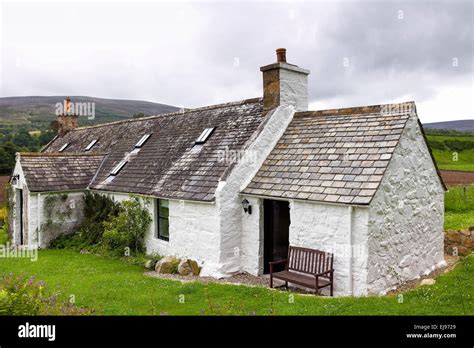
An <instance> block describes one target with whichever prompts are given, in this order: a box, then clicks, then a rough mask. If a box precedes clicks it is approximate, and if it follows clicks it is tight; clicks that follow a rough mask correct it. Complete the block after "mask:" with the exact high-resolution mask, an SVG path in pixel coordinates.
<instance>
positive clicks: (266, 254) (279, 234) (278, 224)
mask: <svg viewBox="0 0 474 348" xmlns="http://www.w3.org/2000/svg"><path fill="white" fill-rule="evenodd" d="M263 215H264V218H263V229H264V231H263V264H264V266H263V272H264V273H269V272H270V265H269V262H271V261H279V260H283V259H286V258H287V257H288V245H289V232H290V205H289V203H288V202H285V201H274V200H269V199H266V200H264V202H263Z"/></svg>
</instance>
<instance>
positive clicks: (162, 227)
mask: <svg viewBox="0 0 474 348" xmlns="http://www.w3.org/2000/svg"><path fill="white" fill-rule="evenodd" d="M156 218H157V224H156V237H157V238H159V239H163V240H166V241H168V240H169V239H170V231H169V201H168V200H167V199H157V200H156Z"/></svg>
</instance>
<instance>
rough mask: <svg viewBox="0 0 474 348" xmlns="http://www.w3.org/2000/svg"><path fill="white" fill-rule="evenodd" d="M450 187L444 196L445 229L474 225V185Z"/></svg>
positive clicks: (457, 228)
mask: <svg viewBox="0 0 474 348" xmlns="http://www.w3.org/2000/svg"><path fill="white" fill-rule="evenodd" d="M465 188H466V189H465V190H464V187H462V186H458V187H450V188H449V191H448V192H446V194H445V196H444V209H445V211H446V212H445V214H444V229H445V230H459V229H463V228H468V227H471V226H474V185H469V186H465Z"/></svg>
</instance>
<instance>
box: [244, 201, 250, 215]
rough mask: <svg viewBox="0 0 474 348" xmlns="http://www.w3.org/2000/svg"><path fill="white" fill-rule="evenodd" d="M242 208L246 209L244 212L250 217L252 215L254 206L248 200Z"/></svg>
mask: <svg viewBox="0 0 474 348" xmlns="http://www.w3.org/2000/svg"><path fill="white" fill-rule="evenodd" d="M242 208H244V212H246V213H249V215H250V214H252V206H251V205H250V202H249V201H248V200H247V199H244V200H243V201H242Z"/></svg>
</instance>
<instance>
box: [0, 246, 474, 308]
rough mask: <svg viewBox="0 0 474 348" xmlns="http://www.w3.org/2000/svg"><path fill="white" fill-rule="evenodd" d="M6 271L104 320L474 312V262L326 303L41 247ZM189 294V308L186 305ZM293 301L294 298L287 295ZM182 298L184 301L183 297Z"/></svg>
mask: <svg viewBox="0 0 474 348" xmlns="http://www.w3.org/2000/svg"><path fill="white" fill-rule="evenodd" d="M0 272H16V273H21V272H22V273H24V274H25V275H27V276H29V275H35V276H36V277H37V278H39V279H42V280H43V281H44V282H45V283H46V285H47V287H48V288H53V289H58V290H61V291H62V292H63V293H64V294H66V295H71V294H73V295H74V296H75V299H76V304H77V305H79V306H87V307H92V308H95V309H96V311H97V312H96V313H97V314H104V315H159V314H164V313H166V314H170V315H207V314H211V315H218V314H224V315H229V314H237V315H253V314H256V315H270V314H274V315H473V314H474V301H473V300H474V257H472V256H470V257H466V258H464V259H463V261H462V262H461V263H460V264H459V265H458V266H457V267H456V269H455V270H453V271H451V272H449V273H447V274H443V275H441V276H440V277H438V278H437V282H436V284H435V285H433V286H425V287H419V288H417V289H414V290H411V291H408V292H406V293H405V294H403V303H399V301H398V297H396V296H383V297H363V298H350V297H346V298H328V297H315V296H303V295H298V294H294V295H293V294H290V293H288V292H283V291H272V290H269V289H267V288H261V287H247V286H237V285H225V284H215V283H213V284H207V285H206V284H201V283H189V284H181V283H180V282H177V281H172V280H163V279H156V278H149V277H145V276H144V275H143V269H142V268H141V267H140V266H134V265H129V264H126V263H124V262H122V261H120V260H115V259H111V258H107V257H101V256H95V255H82V254H79V253H77V252H74V251H69V250H43V251H40V252H39V258H38V261H36V262H32V261H30V260H29V259H24V258H23V259H20V258H3V259H0ZM180 295H184V303H180ZM289 295H292V296H294V301H293V302H292V301H291V300H292V298H291V297H290V296H289ZM181 298H182V297H181Z"/></svg>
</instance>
